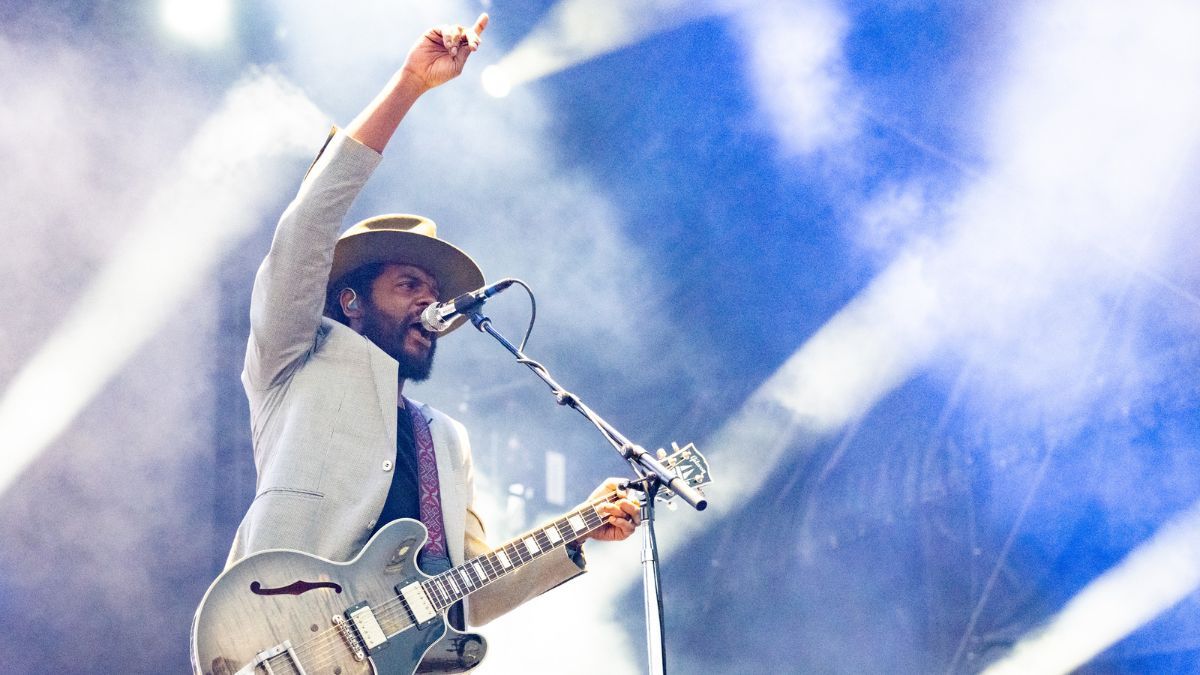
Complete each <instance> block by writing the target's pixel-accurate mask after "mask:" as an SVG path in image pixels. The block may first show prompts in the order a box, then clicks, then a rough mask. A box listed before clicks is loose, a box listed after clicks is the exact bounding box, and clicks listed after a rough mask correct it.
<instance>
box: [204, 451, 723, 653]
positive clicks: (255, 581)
mask: <svg viewBox="0 0 1200 675" xmlns="http://www.w3.org/2000/svg"><path fill="white" fill-rule="evenodd" d="M661 461H662V462H663V464H664V465H666V466H667V467H668V468H669V469H672V470H673V471H674V472H675V473H676V474H677V475H679V476H680V477H682V478H683V479H684V480H685V481H687V482H688V483H689V484H690V485H692V486H694V487H699V486H701V485H704V484H706V483H708V482H710V480H709V477H708V462H707V461H706V460H705V459H704V457H703V456H702V455H701V454H700V453H699V451H697V450H696V448H695V447H694V446H693V445H691V444H688V445H687V446H686V447H684V448H681V449H677V450H676V451H675V452H674V453H673V454H671V455H670V456H669V457H666V458H664V459H662V460H661ZM671 496H672V494H671V493H670V491H669V490H666V489H661V490H659V498H661V499H664V500H665V499H669V498H670V497H671ZM616 500H617V496H616V493H609V494H608V495H605V496H602V497H598V498H596V499H594V500H592V501H590V502H588V503H586V504H584V505H582V506H580V507H579V508H577V509H575V510H574V511H572V512H571V513H568V514H566V515H565V516H563V517H561V518H559V519H558V520H555V521H553V522H550V523H547V524H544V525H542V526H541V527H539V528H537V529H534V530H531V531H529V532H527V533H525V534H523V535H521V536H519V537H517V538H516V539H513V540H512V541H509V542H507V543H505V544H504V545H502V546H500V547H499V548H496V549H494V550H493V551H491V552H489V553H485V554H484V555H481V556H478V557H476V558H473V559H471V560H468V561H467V562H465V563H464V564H462V565H459V566H458V567H455V568H453V569H450V570H447V571H446V572H443V573H441V574H438V575H436V576H428V575H426V574H425V573H424V572H422V571H421V570H420V568H418V567H417V563H416V558H417V553H418V552H419V551H420V550H421V548H422V547H423V546H424V545H425V541H426V530H425V526H424V525H422V524H421V523H420V522H419V521H416V520H409V519H403V520H397V521H395V522H392V523H389V524H387V525H386V526H384V527H383V528H381V529H380V530H379V531H378V532H376V533H375V536H373V537H371V540H370V541H369V542H367V545H366V546H365V547H363V549H362V551H360V552H359V554H358V555H357V556H356V557H355V558H354V559H353V560H350V561H348V562H344V563H338V562H331V561H329V560H325V559H323V558H319V557H317V556H314V555H309V554H307V553H301V552H300V551H290V550H271V551H261V552H259V553H255V554H253V555H250V556H247V557H246V558H243V559H242V560H240V561H238V562H237V563H236V564H234V565H233V566H232V567H230V568H229V569H227V570H225V571H224V572H223V573H221V575H220V576H219V577H217V579H216V580H215V581H213V583H212V585H211V586H210V587H209V589H208V591H207V592H206V593H205V594H204V598H203V599H202V600H201V601H200V606H199V607H198V608H197V609H196V616H195V619H194V620H193V622H192V631H191V659H192V669H193V671H194V672H195V673H196V674H197V675H272V674H276V673H279V674H282V673H288V674H291V675H301V674H303V675H362V674H369V673H373V674H377V675H412V674H413V673H415V672H445V673H452V672H453V673H461V672H465V671H467V670H470V669H472V668H474V667H475V666H477V665H479V662H480V661H481V660H482V659H483V656H484V652H485V651H486V649H487V646H486V643H485V642H484V640H483V637H482V636H479V635H476V634H468V633H463V632H460V631H458V630H456V629H455V628H454V627H453V626H451V625H450V622H449V621H448V620H447V616H446V613H447V611H448V610H449V608H450V607H451V606H453V605H454V604H455V603H456V602H458V601H459V600H461V599H463V598H465V597H467V596H468V595H470V594H471V593H473V592H474V591H476V590H478V589H480V588H483V587H484V586H487V585H489V584H491V583H492V582H494V581H496V580H497V579H500V578H502V577H504V576H505V575H507V574H509V573H511V572H513V571H515V570H517V569H519V568H521V567H523V566H524V565H526V564H528V563H530V562H532V561H534V560H537V559H538V558H540V557H542V556H543V555H546V554H547V553H549V552H551V551H554V550H555V549H558V548H561V547H564V546H566V545H567V544H569V543H571V542H574V541H577V540H579V539H581V538H583V537H585V536H586V535H588V534H591V533H592V532H595V531H596V530H598V529H600V527H602V526H603V525H604V519H603V518H602V517H601V516H600V514H599V513H598V512H597V511H596V507H597V506H598V505H600V504H603V503H606V502H614V501H616ZM435 643H437V644H436V645H435Z"/></svg>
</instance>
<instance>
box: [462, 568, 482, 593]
mask: <svg viewBox="0 0 1200 675" xmlns="http://www.w3.org/2000/svg"><path fill="white" fill-rule="evenodd" d="M458 575H459V576H460V577H462V579H463V582H464V583H465V584H466V587H467V588H469V589H471V590H472V591H473V590H475V589H476V588H479V579H476V578H475V573H474V572H472V571H471V566H470V565H467V566H466V567H463V568H462V570H461V571H460V572H459V573H458Z"/></svg>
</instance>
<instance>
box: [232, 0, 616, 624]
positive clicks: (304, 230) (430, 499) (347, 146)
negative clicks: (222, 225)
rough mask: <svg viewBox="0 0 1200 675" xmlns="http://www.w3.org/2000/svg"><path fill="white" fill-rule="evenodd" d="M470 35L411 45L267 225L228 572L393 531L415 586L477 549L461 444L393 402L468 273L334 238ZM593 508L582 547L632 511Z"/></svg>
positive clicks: (390, 222)
mask: <svg viewBox="0 0 1200 675" xmlns="http://www.w3.org/2000/svg"><path fill="white" fill-rule="evenodd" d="M487 21H488V17H487V15H486V14H484V15H481V16H480V17H479V19H478V21H477V22H476V23H475V25H474V26H473V27H472V28H470V29H467V28H464V27H463V26H446V27H442V28H438V29H433V30H430V31H429V32H427V33H426V34H425V35H424V36H423V37H422V38H421V39H420V40H418V41H417V43H416V44H415V45H414V46H413V48H412V50H411V51H410V52H409V54H408V57H407V59H406V60H405V63H404V66H403V67H402V68H401V69H400V70H399V71H398V72H397V73H396V74H395V75H394V76H393V77H392V79H391V81H390V82H389V83H388V85H387V86H386V87H385V88H384V89H383V91H382V92H381V93H380V94H379V95H378V96H377V97H376V98H375V100H374V101H372V102H371V104H370V105H368V106H367V108H366V109H365V110H363V111H362V113H360V114H359V115H358V116H357V117H356V118H355V119H354V121H352V122H351V123H350V124H349V125H348V126H347V127H346V128H345V130H343V131H336V130H335V133H334V134H332V135H331V136H330V138H329V140H328V141H327V142H326V145H325V147H324V148H323V149H322V151H321V153H320V155H319V156H318V158H317V159H316V161H315V162H314V163H313V165H312V167H311V168H310V169H309V172H308V174H307V175H306V176H305V178H304V181H303V183H302V184H301V186H300V190H299V192H298V194H297V196H296V199H295V200H294V201H293V202H292V204H291V205H290V206H289V207H288V208H287V210H286V211H285V212H284V214H283V216H282V217H281V218H280V221H279V225H278V228H277V230H276V233H275V238H274V241H273V242H272V244H271V250H270V252H269V253H268V254H267V257H266V259H265V260H264V261H263V264H262V266H261V268H260V269H259V271H258V275H257V277H256V279H255V284H254V291H253V294H252V296H251V304H250V315H251V317H250V318H251V333H250V340H249V344H248V346H247V351H246V366H245V370H244V372H243V374H242V380H243V384H244V385H245V388H246V393H247V396H248V398H249V401H250V409H251V426H252V434H253V442H254V457H255V464H256V467H257V470H258V487H257V493H256V496H255V499H254V502H253V503H252V504H251V506H250V508H249V510H248V512H247V514H246V516H245V518H244V519H243V521H242V524H241V526H240V527H239V529H238V532H237V535H236V537H235V540H234V543H233V548H232V550H231V552H230V563H231V564H232V563H233V562H236V561H237V560H239V559H241V558H243V557H245V556H246V555H249V554H250V553H254V552H256V551H261V550H265V549H272V548H286V549H296V550H301V551H306V552H309V553H313V554H315V555H318V556H321V557H324V558H328V559H331V560H339V561H340V560H348V559H350V558H352V557H353V556H354V555H355V554H356V553H358V551H359V550H360V549H361V548H362V547H363V546H364V545H365V544H366V542H367V541H368V539H369V538H370V536H371V535H372V534H373V533H374V532H375V531H377V530H378V529H379V528H380V527H381V526H382V525H383V524H385V523H387V522H389V521H391V520H393V519H395V518H398V517H409V518H414V519H415V518H420V519H422V521H423V522H425V523H426V525H427V526H428V527H429V529H430V535H431V536H430V544H429V545H428V546H427V547H426V550H425V552H424V554H423V558H422V565H423V566H424V567H425V568H426V572H429V573H434V572H437V571H440V570H441V569H445V568H447V567H448V566H450V565H459V564H461V563H462V562H463V561H464V560H466V559H469V558H472V557H474V556H476V555H480V554H482V553H484V552H486V551H488V550H489V547H488V546H487V543H486V541H485V538H484V528H483V524H482V521H481V519H480V517H479V515H478V514H477V513H476V510H475V507H474V487H473V474H472V464H471V452H470V446H469V444H468V440H467V435H466V431H465V430H464V429H463V427H462V425H460V424H459V423H458V422H457V421H455V420H453V419H451V418H450V417H448V416H446V415H445V414H443V413H441V412H439V411H437V410H435V409H433V408H431V407H429V406H426V405H421V404H418V403H415V402H413V401H411V400H407V399H405V398H404V397H403V388H404V384H405V382H406V381H408V380H414V381H419V380H423V379H425V378H426V377H428V375H429V371H430V367H431V364H432V360H433V355H434V351H435V347H436V344H437V340H438V336H437V335H434V334H430V333H429V332H427V331H425V330H424V329H423V328H422V327H421V326H420V323H419V321H418V317H419V315H420V312H421V310H423V309H424V308H426V307H428V306H429V305H430V304H432V303H435V302H437V301H439V300H446V299H448V298H452V297H454V296H456V295H458V294H461V293H463V292H465V291H468V290H473V289H475V288H477V287H479V286H482V285H483V274H482V273H481V272H480V270H479V268H478V266H476V265H475V263H474V261H472V260H471V258H470V257H469V256H468V255H467V254H465V253H463V252H462V251H460V250H459V249H457V248H455V247H454V246H452V245H450V244H448V243H446V242H444V241H442V240H440V239H438V238H437V235H436V229H435V227H434V225H433V223H432V222H431V221H429V220H427V219H425V218H421V217H417V216H382V217H378V218H372V219H369V220H367V221H364V222H362V223H359V224H357V225H355V226H354V227H352V228H350V229H349V230H347V231H346V232H345V234H343V235H342V236H341V237H340V238H339V236H338V231H339V230H340V229H341V227H342V222H343V219H344V218H345V215H346V213H347V211H348V210H349V208H350V204H351V203H352V202H353V200H354V198H355V196H356V195H357V194H358V192H359V191H360V190H361V188H362V186H363V184H364V183H365V182H366V180H367V178H368V177H369V176H370V174H371V172H372V171H373V169H374V168H375V167H376V165H377V164H378V163H379V161H380V160H381V153H382V152H383V150H384V147H385V146H386V145H387V143H388V140H389V139H390V138H391V136H392V134H393V132H394V131H395V130H396V128H397V126H398V125H399V124H400V121H401V120H402V119H403V118H404V116H405V114H406V113H407V112H408V110H409V109H410V108H411V106H412V105H413V103H414V102H415V101H416V100H417V98H419V97H420V96H421V95H422V94H424V93H425V92H427V91H429V90H430V89H432V88H434V87H436V86H438V85H440V84H443V83H445V82H447V81H449V80H450V79H453V78H454V77H456V76H457V75H459V74H460V73H461V72H462V69H463V66H464V64H465V63H466V60H467V58H468V56H469V55H470V54H471V53H472V52H474V51H475V50H477V49H478V48H479V42H480V37H479V36H480V34H481V33H482V32H483V30H484V28H485V27H486V26H487ZM613 487H615V482H614V481H609V482H608V483H606V484H605V485H603V486H601V487H600V488H598V489H597V491H596V492H595V493H593V494H599V493H601V492H605V491H608V490H609V489H611V488H613ZM600 508H601V509H602V512H601V515H603V516H604V517H605V518H606V521H607V523H606V525H604V527H603V528H602V529H600V530H598V531H597V532H596V533H594V534H593V535H592V538H595V539H608V540H621V539H625V538H627V537H629V536H630V534H632V532H633V531H634V528H635V527H636V526H637V524H638V518H639V516H638V504H637V503H636V502H635V501H633V500H631V499H629V498H625V497H623V498H621V499H620V500H618V501H615V502H613V503H609V504H605V505H603V506H601V507H600ZM439 512H440V517H439ZM430 568H432V569H430ZM582 568H583V561H582V555H581V554H580V552H579V551H578V550H574V551H564V550H562V549H559V550H558V551H555V552H552V553H551V554H548V555H546V556H545V557H543V558H540V559H538V560H536V561H535V562H533V563H531V564H529V565H527V566H525V567H523V568H521V570H520V571H519V572H518V573H516V574H513V575H509V576H506V577H505V578H503V579H502V580H500V581H497V582H496V583H494V584H492V585H491V586H488V587H485V588H483V589H480V590H478V591H476V592H475V593H472V594H471V595H470V597H469V598H468V602H467V617H468V620H469V622H470V623H471V624H473V625H481V624H483V623H486V622H487V621H489V620H491V619H493V618H495V617H496V616H498V615H499V614H501V613H503V612H505V611H507V610H509V609H511V608H512V607H514V606H516V605H518V604H520V603H521V602H524V601H525V600H526V599H528V598H531V597H533V596H535V595H537V594H539V593H541V592H543V591H545V590H547V589H549V588H551V587H553V586H556V585H558V584H560V583H562V582H563V581H565V580H566V579H569V578H571V577H573V576H575V575H577V574H579V573H580V571H581V569H582Z"/></svg>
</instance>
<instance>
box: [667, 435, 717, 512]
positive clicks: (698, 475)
mask: <svg viewBox="0 0 1200 675" xmlns="http://www.w3.org/2000/svg"><path fill="white" fill-rule="evenodd" d="M671 448H672V450H673V452H671V454H670V455H667V454H666V450H659V451H658V461H660V462H662V463H663V464H664V465H665V466H666V467H667V469H668V470H669V471H671V473H673V474H675V475H676V476H679V477H680V478H682V479H683V480H684V481H686V482H687V484H688V485H690V486H692V487H694V488H700V487H702V486H704V485H708V484H709V483H711V482H712V477H711V476H710V475H709V473H708V460H707V459H704V455H702V454H700V451H699V450H697V449H696V445H695V444H694V443H688V444H687V445H685V446H683V447H682V448H681V447H679V445H678V444H677V443H672V444H671ZM655 497H656V498H657V499H659V500H661V501H663V502H664V503H666V504H667V505H672V504H671V500H672V499H674V498H675V491H674V490H672V489H670V488H668V487H665V486H664V487H660V488H659V489H658V494H657V495H655Z"/></svg>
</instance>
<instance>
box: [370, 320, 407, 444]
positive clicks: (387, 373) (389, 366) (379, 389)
mask: <svg viewBox="0 0 1200 675" xmlns="http://www.w3.org/2000/svg"><path fill="white" fill-rule="evenodd" d="M363 339H364V340H365V339H366V338H363ZM368 352H369V353H370V355H371V373H372V375H373V376H374V380H375V393H376V394H377V395H378V398H379V414H380V415H381V416H382V417H383V428H384V430H385V432H386V433H387V436H386V438H390V439H392V448H393V452H395V447H396V414H397V406H398V405H399V401H398V400H397V398H396V397H397V395H398V391H397V389H398V387H399V381H398V380H397V379H396V377H397V373H398V372H399V368H400V366H399V364H397V363H396V359H393V358H392V357H390V356H388V355H387V353H386V352H384V351H383V350H382V349H380V348H378V347H376V346H375V345H371V346H370V348H369V349H368Z"/></svg>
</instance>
